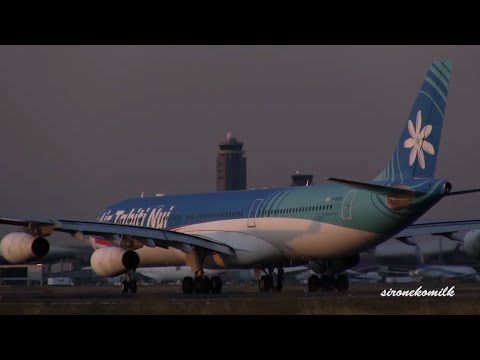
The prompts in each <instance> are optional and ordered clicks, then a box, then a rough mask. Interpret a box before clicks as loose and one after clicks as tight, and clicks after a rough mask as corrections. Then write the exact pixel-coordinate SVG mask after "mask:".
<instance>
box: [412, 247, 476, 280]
mask: <svg viewBox="0 0 480 360" xmlns="http://www.w3.org/2000/svg"><path fill="white" fill-rule="evenodd" d="M416 257H417V263H418V267H417V268H416V269H415V270H412V271H410V274H411V275H415V276H421V277H422V278H423V279H424V280H475V281H477V280H478V279H479V275H478V273H477V271H476V270H475V269H474V268H472V267H470V266H459V265H427V264H425V260H424V258H423V254H422V252H421V250H420V247H419V246H417V247H416Z"/></svg>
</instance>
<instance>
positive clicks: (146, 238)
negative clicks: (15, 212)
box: [0, 216, 234, 255]
mask: <svg viewBox="0 0 480 360" xmlns="http://www.w3.org/2000/svg"><path fill="white" fill-rule="evenodd" d="M0 224H8V225H19V226H24V227H27V228H38V229H41V230H42V233H43V234H45V235H50V234H51V233H52V232H53V231H59V232H64V233H68V234H70V235H72V236H74V237H75V238H79V237H82V236H83V235H96V236H101V237H104V238H106V239H119V238H127V239H133V240H138V241H140V242H141V243H142V244H143V245H145V246H150V247H154V246H160V247H170V246H171V247H176V248H179V249H180V250H182V251H185V252H192V251H193V248H192V247H200V248H203V249H205V250H210V251H214V252H218V253H222V254H227V255H233V254H234V249H233V248H232V247H230V246H228V245H225V244H222V243H220V242H217V241H215V240H212V239H208V238H205V237H201V236H198V235H191V234H185V233H182V232H178V231H173V230H166V229H153V228H144V227H139V226H132V225H122V224H111V223H101V222H93V221H92V222H89V221H77V220H61V219H52V218H48V217H39V216H31V217H16V216H12V217H0Z"/></svg>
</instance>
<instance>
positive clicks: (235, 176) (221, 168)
mask: <svg viewBox="0 0 480 360" xmlns="http://www.w3.org/2000/svg"><path fill="white" fill-rule="evenodd" d="M219 146H220V151H219V152H218V156H217V191H226V190H245V189H246V188H247V159H246V158H245V157H244V156H243V155H244V154H245V152H244V151H243V150H242V149H243V142H239V141H237V139H236V138H234V137H233V136H232V133H230V132H229V133H228V134H227V138H226V140H225V141H224V142H221V143H220V144H219Z"/></svg>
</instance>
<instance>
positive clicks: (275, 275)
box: [258, 267, 285, 292]
mask: <svg viewBox="0 0 480 360" xmlns="http://www.w3.org/2000/svg"><path fill="white" fill-rule="evenodd" d="M264 272H265V273H267V275H262V276H261V277H260V280H258V288H259V289H260V291H261V292H270V291H271V292H280V291H282V288H283V275H284V273H285V271H284V270H283V268H281V267H280V268H278V269H277V270H276V271H275V270H274V269H273V268H272V269H268V271H265V270H264Z"/></svg>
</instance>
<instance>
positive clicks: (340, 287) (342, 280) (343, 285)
mask: <svg viewBox="0 0 480 360" xmlns="http://www.w3.org/2000/svg"><path fill="white" fill-rule="evenodd" d="M335 287H336V288H337V291H342V292H344V291H347V290H348V277H347V276H346V275H338V277H337V280H335Z"/></svg>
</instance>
